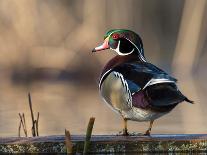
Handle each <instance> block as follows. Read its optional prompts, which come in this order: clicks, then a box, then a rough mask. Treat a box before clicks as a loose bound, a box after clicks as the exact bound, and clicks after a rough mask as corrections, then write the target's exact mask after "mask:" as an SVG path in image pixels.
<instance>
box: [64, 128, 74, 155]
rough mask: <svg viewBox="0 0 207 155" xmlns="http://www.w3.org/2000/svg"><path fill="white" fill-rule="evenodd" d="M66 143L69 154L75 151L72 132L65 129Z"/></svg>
mask: <svg viewBox="0 0 207 155" xmlns="http://www.w3.org/2000/svg"><path fill="white" fill-rule="evenodd" d="M65 145H66V149H67V154H72V153H73V144H72V142H71V136H70V132H69V131H68V130H66V129H65Z"/></svg>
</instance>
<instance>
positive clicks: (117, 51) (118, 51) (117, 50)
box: [110, 40, 134, 56]
mask: <svg viewBox="0 0 207 155" xmlns="http://www.w3.org/2000/svg"><path fill="white" fill-rule="evenodd" d="M119 48H120V40H119V41H118V45H117V47H116V49H113V48H110V49H112V50H114V51H116V53H118V54H119V55H122V56H124V55H129V54H131V53H133V52H134V48H133V49H132V51H131V52H129V53H121V52H120V50H119Z"/></svg>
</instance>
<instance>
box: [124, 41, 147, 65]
mask: <svg viewBox="0 0 207 155" xmlns="http://www.w3.org/2000/svg"><path fill="white" fill-rule="evenodd" d="M125 39H126V40H128V41H129V42H130V43H131V44H132V45H134V46H135V47H136V49H137V50H138V52H139V57H140V59H142V61H144V62H147V61H146V59H145V58H144V57H143V55H142V53H141V51H140V50H139V48H138V47H137V46H136V45H135V44H134V43H133V42H132V41H131V40H129V39H128V38H125Z"/></svg>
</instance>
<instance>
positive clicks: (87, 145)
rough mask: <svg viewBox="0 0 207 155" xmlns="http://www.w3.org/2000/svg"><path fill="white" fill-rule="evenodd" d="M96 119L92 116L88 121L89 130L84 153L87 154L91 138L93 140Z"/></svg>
mask: <svg viewBox="0 0 207 155" xmlns="http://www.w3.org/2000/svg"><path fill="white" fill-rule="evenodd" d="M94 121H95V118H94V117H91V118H90V120H89V122H88V128H87V131H86V139H85V143H84V150H83V154H87V153H88V151H89V148H90V140H91V134H92V130H93V125H94Z"/></svg>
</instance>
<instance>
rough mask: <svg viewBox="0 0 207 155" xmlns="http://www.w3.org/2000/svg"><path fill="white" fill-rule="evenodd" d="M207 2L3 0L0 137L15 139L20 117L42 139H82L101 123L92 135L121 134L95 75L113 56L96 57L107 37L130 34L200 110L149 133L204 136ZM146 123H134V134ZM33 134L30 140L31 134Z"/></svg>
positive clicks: (181, 109) (178, 113) (171, 117)
mask: <svg viewBox="0 0 207 155" xmlns="http://www.w3.org/2000/svg"><path fill="white" fill-rule="evenodd" d="M206 3H207V1H206V0H197V1H196V3H195V1H194V0H156V1H146V0H127V1H126V0H101V1H97V0H85V1H84V0H32V1H29V0H0V136H17V133H18V125H19V116H18V113H19V112H21V113H22V112H24V113H25V115H26V122H27V127H28V129H29V132H30V133H31V131H30V128H31V120H30V111H29V105H28V98H27V93H28V92H31V95H32V102H33V109H34V111H35V115H36V113H37V112H40V120H39V134H40V135H51V134H64V129H65V128H67V129H68V130H70V132H71V133H72V134H83V133H84V132H85V130H86V126H87V123H88V120H89V117H91V116H94V117H96V121H95V126H94V131H93V132H94V133H95V134H112V133H114V134H116V133H118V132H119V131H121V129H122V122H121V117H120V116H119V115H117V114H116V113H114V112H113V111H111V109H110V108H108V107H107V106H106V105H105V104H104V103H103V101H102V100H101V97H100V96H99V92H98V77H99V74H100V72H101V69H102V68H103V66H104V64H106V63H107V61H108V60H109V59H110V58H112V57H113V56H114V52H112V51H110V50H107V51H106V52H102V53H95V54H92V53H91V50H92V49H93V48H94V47H95V46H97V45H99V44H100V43H102V42H103V36H104V34H105V32H106V31H108V30H110V29H113V28H125V29H130V30H133V31H135V32H137V33H138V34H139V35H140V36H141V37H142V39H143V43H144V48H145V56H146V58H147V60H148V61H149V62H151V63H153V64H155V65H157V66H158V67H161V68H163V69H164V70H165V71H166V72H168V73H169V74H171V75H173V76H175V77H176V78H177V79H178V80H179V81H178V85H179V88H180V89H181V91H182V92H183V93H184V94H185V95H186V96H188V97H189V98H190V99H192V100H194V101H195V103H196V104H194V105H191V104H187V103H182V104H180V105H179V106H177V107H176V108H175V109H174V110H173V111H172V112H171V113H170V114H168V115H166V116H164V117H162V118H160V119H159V120H157V121H155V123H154V127H153V130H152V133H206V132H207V119H206V115H205V114H206V109H207V103H206V95H207V94H206V93H207V84H206V78H207V69H206V65H207V52H206V50H207V46H206V45H207V44H206V43H207V35H206V34H207V32H206V31H207V9H206V8H207V4H206ZM147 127H148V123H139V122H129V131H130V132H133V131H135V132H144V131H145V130H146V129H147ZM30 135H31V134H30Z"/></svg>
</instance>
